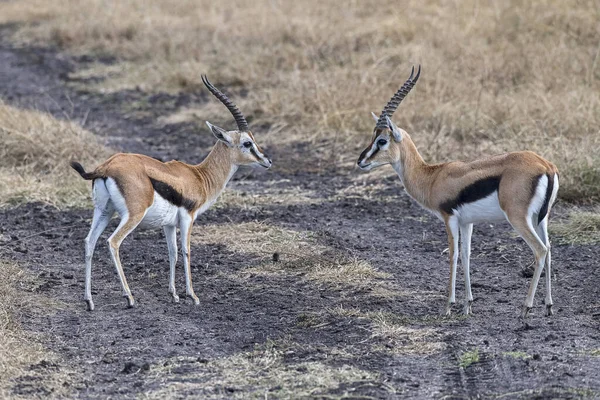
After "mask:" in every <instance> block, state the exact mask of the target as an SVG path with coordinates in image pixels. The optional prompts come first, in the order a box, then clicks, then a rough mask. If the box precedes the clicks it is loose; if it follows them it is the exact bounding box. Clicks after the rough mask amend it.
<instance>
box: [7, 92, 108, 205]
mask: <svg viewBox="0 0 600 400" xmlns="http://www.w3.org/2000/svg"><path fill="white" fill-rule="evenodd" d="M0 143H2V145H1V146H0V206H2V205H7V204H16V203H21V202H27V201H41V202H45V203H48V204H53V205H55V206H82V205H88V204H90V183H89V182H88V181H84V180H83V179H81V177H80V176H79V175H78V174H77V173H76V172H75V171H73V170H72V169H71V168H70V167H69V161H70V160H77V161H80V162H82V163H84V165H86V166H87V167H88V168H90V167H91V168H93V167H95V166H96V165H97V164H98V163H99V162H100V161H103V158H105V157H107V156H108V155H109V154H110V151H109V150H108V149H106V148H105V147H104V146H102V145H101V144H100V143H99V142H98V141H97V140H96V138H95V137H94V135H93V134H91V133H90V132H87V131H85V130H83V129H81V127H79V126H78V125H77V124H75V123H71V122H65V121H59V120H57V119H55V118H53V117H52V116H51V115H49V114H46V113H40V112H35V111H23V110H19V109H17V108H14V107H10V106H7V105H4V104H3V103H2V102H1V101H0Z"/></svg>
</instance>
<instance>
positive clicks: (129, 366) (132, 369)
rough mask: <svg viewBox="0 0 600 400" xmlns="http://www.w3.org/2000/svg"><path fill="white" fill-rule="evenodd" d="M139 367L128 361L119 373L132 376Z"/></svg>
mask: <svg viewBox="0 0 600 400" xmlns="http://www.w3.org/2000/svg"><path fill="white" fill-rule="evenodd" d="M139 369H140V367H139V366H138V365H137V364H136V363H134V362H131V361H128V362H126V363H125V366H124V367H123V370H122V371H121V373H122V374H132V373H134V372H137V371H139Z"/></svg>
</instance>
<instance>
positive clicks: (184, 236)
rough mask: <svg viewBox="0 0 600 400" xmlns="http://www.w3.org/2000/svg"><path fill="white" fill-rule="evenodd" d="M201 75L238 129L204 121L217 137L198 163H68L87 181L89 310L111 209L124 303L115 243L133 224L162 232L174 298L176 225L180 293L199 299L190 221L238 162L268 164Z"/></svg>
mask: <svg viewBox="0 0 600 400" xmlns="http://www.w3.org/2000/svg"><path fill="white" fill-rule="evenodd" d="M202 81H203V82H204V84H205V85H206V87H207V88H208V90H210V92H211V93H212V94H213V95H214V96H215V97H217V99H219V100H220V101H221V103H223V104H224V105H225V106H226V107H227V108H228V109H229V111H230V112H231V114H232V115H233V117H234V118H235V121H236V123H237V126H238V129H237V130H234V131H225V130H224V129H222V128H219V127H218V126H215V125H212V124H211V123H210V122H208V121H207V122H206V124H207V125H208V127H209V128H210V130H211V131H212V133H213V135H215V137H216V138H217V139H218V141H217V143H216V144H215V146H214V147H213V148H212V150H211V151H210V153H209V154H208V156H206V158H205V159H204V161H202V162H201V163H200V164H199V165H189V164H185V163H182V162H179V161H169V162H166V163H163V162H161V161H158V160H156V159H154V158H151V157H147V156H144V155H141V154H123V153H120V154H115V155H114V156H112V157H111V158H109V159H108V160H107V161H105V162H104V163H103V164H101V165H100V166H98V167H97V168H96V169H95V170H94V171H93V172H85V170H84V168H83V167H82V166H81V164H79V163H77V162H72V163H71V166H72V167H73V168H74V169H75V170H76V171H77V172H78V173H79V174H80V175H81V176H82V178H83V179H87V180H91V181H92V196H93V201H94V217H93V220H92V226H91V228H90V232H89V234H88V236H87V237H86V239H85V297H84V299H85V301H86V302H87V306H88V309H89V310H90V311H91V310H93V309H94V302H93V301H92V289H91V286H92V257H93V254H94V248H95V247H96V242H97V240H98V238H99V237H100V235H101V234H102V232H103V231H104V229H106V226H107V225H108V223H109V221H110V219H111V218H112V216H113V215H114V213H115V212H117V213H118V214H119V216H120V217H121V222H120V223H119V226H118V227H117V229H116V230H115V231H114V233H113V234H112V235H111V236H110V237H109V239H108V244H109V248H110V254H111V256H112V259H113V262H114V264H115V267H116V269H117V273H118V275H119V279H120V280H121V285H122V287H123V296H124V297H126V298H127V303H128V305H129V306H130V307H131V306H133V304H134V300H133V296H132V295H131V290H130V289H129V286H128V285H127V279H125V274H124V273H123V267H122V266H121V260H120V259H119V247H120V246H121V243H122V242H123V240H124V239H125V238H126V237H127V235H129V234H130V233H131V232H133V230H134V229H135V228H137V227H138V226H142V227H151V228H156V227H162V228H163V230H164V232H165V236H166V238H167V246H168V249H169V263H170V275H169V292H170V293H171V295H172V296H173V300H174V301H175V302H178V301H179V297H178V296H177V292H176V290H175V264H176V263H177V241H176V230H177V227H179V230H180V233H181V247H182V252H183V265H184V268H185V284H186V293H187V295H188V296H189V297H191V298H192V299H193V301H194V303H195V304H200V301H199V299H198V297H197V296H196V295H195V294H194V289H193V287H192V275H191V269H190V237H191V233H192V225H193V224H194V221H195V220H196V218H197V217H198V215H200V214H202V213H203V212H204V211H206V210H207V209H208V208H209V207H210V206H211V205H212V204H213V203H214V202H215V201H216V200H217V198H218V197H219V195H220V194H221V192H222V191H223V189H224V188H225V185H227V182H229V180H230V179H231V177H232V176H233V174H234V173H235V172H236V171H237V169H238V167H239V166H241V165H253V166H254V165H256V166H261V167H263V168H270V167H271V160H270V159H269V158H268V157H267V156H266V155H265V154H264V152H263V151H262V150H261V148H260V147H259V146H258V144H256V141H255V140H254V136H253V135H252V133H251V132H250V130H249V128H248V123H247V122H246V119H245V118H244V116H243V115H242V113H241V112H240V110H239V109H238V108H237V106H236V105H235V104H234V103H232V102H231V101H230V100H229V99H228V98H227V96H225V95H224V94H223V93H221V92H220V91H219V90H218V89H217V88H215V87H214V86H213V85H212V84H211V83H210V82H209V81H208V79H207V78H206V77H205V76H203V77H202Z"/></svg>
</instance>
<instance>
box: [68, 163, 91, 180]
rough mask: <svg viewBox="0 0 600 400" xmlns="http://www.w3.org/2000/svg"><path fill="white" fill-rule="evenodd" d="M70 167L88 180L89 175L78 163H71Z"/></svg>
mask: <svg viewBox="0 0 600 400" xmlns="http://www.w3.org/2000/svg"><path fill="white" fill-rule="evenodd" d="M70 165H71V168H73V169H74V170H75V171H77V172H78V173H79V175H81V177H82V178H83V179H87V175H88V174H87V173H86V172H85V169H83V165H81V164H79V163H78V162H77V161H71V163H70Z"/></svg>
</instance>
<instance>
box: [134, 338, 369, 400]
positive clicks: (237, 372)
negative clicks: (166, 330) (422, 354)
mask: <svg viewBox="0 0 600 400" xmlns="http://www.w3.org/2000/svg"><path fill="white" fill-rule="evenodd" d="M186 364H192V365H193V368H186ZM190 371H193V372H190ZM148 375H149V376H150V378H151V379H152V380H154V381H156V380H160V381H161V382H162V385H161V386H162V387H161V389H159V390H157V391H155V392H150V393H145V394H143V395H142V398H148V399H165V398H167V399H168V398H181V396H186V395H188V396H189V395H193V396H196V397H197V396H198V395H199V394H201V395H200V397H202V398H205V399H222V398H228V399H265V398H309V397H310V398H312V397H317V398H320V396H319V394H323V393H327V392H328V391H330V390H335V389H338V388H339V387H340V386H342V385H349V384H360V383H364V382H371V381H375V380H377V379H378V376H377V375H376V374H374V373H373V372H370V371H365V370H361V369H358V368H356V367H351V366H348V365H339V366H333V365H328V364H326V363H323V362H320V361H307V362H299V363H288V362H286V361H285V356H284V351H283V350H282V349H281V348H280V347H279V346H277V345H275V344H274V343H272V342H268V343H267V344H265V345H262V346H258V347H257V348H256V349H255V350H254V351H250V352H245V353H239V354H234V355H232V356H228V357H222V358H216V359H212V360H206V361H204V362H203V363H198V360H197V358H184V357H178V358H174V359H170V360H167V362H166V363H163V364H162V365H160V366H157V367H152V368H151V369H150V371H149V372H148ZM342 392H343V389H342Z"/></svg>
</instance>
